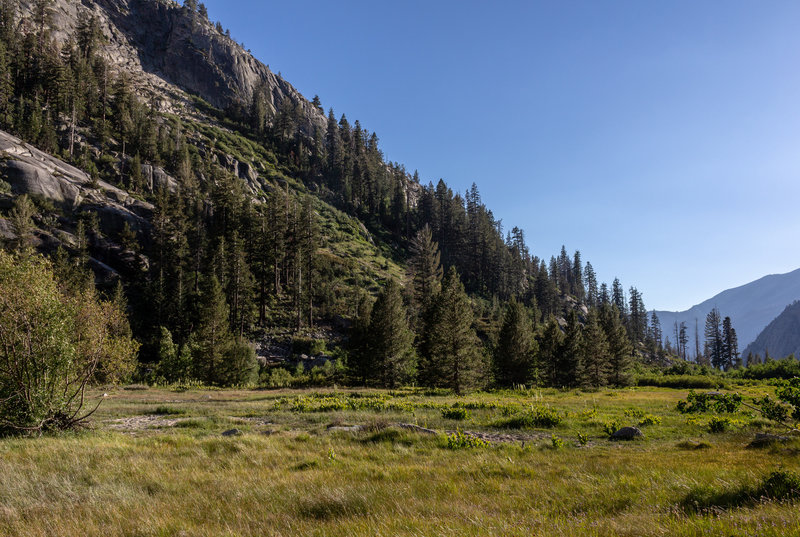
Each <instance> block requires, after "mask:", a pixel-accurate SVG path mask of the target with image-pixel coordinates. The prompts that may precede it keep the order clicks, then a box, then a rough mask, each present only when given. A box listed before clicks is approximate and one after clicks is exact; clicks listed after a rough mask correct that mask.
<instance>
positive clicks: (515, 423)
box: [495, 406, 563, 429]
mask: <svg viewBox="0 0 800 537" xmlns="http://www.w3.org/2000/svg"><path fill="white" fill-rule="evenodd" d="M562 421H563V418H562V416H561V415H560V414H559V413H558V412H556V411H555V410H553V409H552V408H548V407H543V406H534V407H531V408H530V410H528V411H527V412H523V413H521V414H514V415H512V416H510V417H508V418H505V419H502V420H500V421H498V422H496V424H495V425H496V426H498V427H509V428H511V429H534V428H537V427H540V428H546V429H549V428H551V427H555V426H556V425H558V424H560V423H561V422H562Z"/></svg>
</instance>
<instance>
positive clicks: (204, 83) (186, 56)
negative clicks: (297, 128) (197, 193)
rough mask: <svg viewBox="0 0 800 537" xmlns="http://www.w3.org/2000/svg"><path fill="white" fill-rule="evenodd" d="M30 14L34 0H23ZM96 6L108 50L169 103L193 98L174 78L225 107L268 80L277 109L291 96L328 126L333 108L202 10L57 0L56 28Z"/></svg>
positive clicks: (157, 3)
mask: <svg viewBox="0 0 800 537" xmlns="http://www.w3.org/2000/svg"><path fill="white" fill-rule="evenodd" d="M17 1H18V3H19V7H20V9H21V11H22V13H24V14H30V13H31V9H32V7H33V3H34V0H17ZM81 12H83V13H85V14H92V15H94V16H95V17H96V18H97V20H98V22H99V23H100V28H101V30H102V31H103V34H104V35H105V37H106V43H105V45H104V46H103V49H104V52H105V54H106V56H107V57H108V59H109V60H110V63H111V64H112V65H113V66H114V68H115V69H118V70H121V71H126V72H127V73H129V74H130V75H132V77H133V80H134V82H135V83H136V85H137V86H139V88H140V90H146V91H148V92H149V93H151V94H152V96H154V97H156V99H157V101H159V107H160V108H162V109H163V110H168V111H172V112H177V111H179V110H177V109H176V108H183V107H185V106H186V104H187V103H188V100H187V99H186V96H185V95H183V96H182V95H179V94H177V93H176V92H175V88H172V87H170V84H174V85H175V86H178V87H179V88H181V89H183V90H184V91H187V92H189V93H192V94H196V95H199V96H200V97H202V98H203V99H204V100H206V101H207V102H209V103H211V104H212V105H213V106H215V107H217V108H221V109H226V108H229V107H233V106H237V105H242V106H247V105H248V104H249V103H250V101H251V99H252V96H253V91H254V90H255V89H256V88H257V87H260V86H263V87H264V88H266V93H267V95H268V99H269V101H270V104H271V105H272V107H273V110H276V109H277V107H278V106H279V105H280V103H281V102H283V100H284V99H289V100H290V102H291V103H292V104H299V105H300V109H301V116H302V117H303V118H304V122H303V123H304V125H303V127H304V129H305V130H306V132H307V133H308V134H313V130H314V127H315V126H320V127H324V126H325V121H326V120H325V116H324V115H323V113H322V112H320V111H319V110H318V109H317V108H315V107H314V106H313V105H312V104H311V103H310V102H309V101H308V100H306V99H305V98H304V97H303V96H302V95H301V94H300V92H298V91H297V90H296V89H295V88H294V87H293V86H292V85H291V84H289V83H288V82H287V81H286V80H284V79H283V78H282V77H280V76H278V75H276V74H275V73H273V72H272V71H270V69H269V68H268V67H267V66H266V65H264V64H263V63H261V62H260V61H258V60H256V59H255V58H254V57H253V55H252V54H250V53H249V52H247V51H245V50H244V49H242V47H241V46H240V45H239V44H238V43H237V42H236V41H234V40H233V39H231V38H229V37H226V36H225V35H223V34H220V33H219V32H218V31H217V29H216V28H215V26H214V25H213V24H212V23H211V22H210V21H208V20H207V19H205V18H203V17H201V16H200V15H199V14H198V13H192V12H190V11H189V10H188V9H186V8H183V7H182V6H180V5H179V4H178V3H176V2H174V1H172V0H81V1H79V0H55V2H54V3H53V31H54V35H55V36H56V39H57V40H58V41H60V42H63V41H65V40H67V39H68V38H69V36H70V35H71V34H72V32H73V31H74V29H75V27H76V26H77V23H78V17H79V13H81Z"/></svg>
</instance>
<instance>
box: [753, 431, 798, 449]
mask: <svg viewBox="0 0 800 537" xmlns="http://www.w3.org/2000/svg"><path fill="white" fill-rule="evenodd" d="M791 440H792V439H791V438H790V437H788V436H778V435H776V434H769V433H756V437H755V438H754V439H753V441H752V442H750V443H749V444H747V447H749V448H763V447H770V446H774V445H775V444H781V443H785V442H789V441H791Z"/></svg>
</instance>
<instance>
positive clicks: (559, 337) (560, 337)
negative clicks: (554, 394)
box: [538, 315, 564, 386]
mask: <svg viewBox="0 0 800 537" xmlns="http://www.w3.org/2000/svg"><path fill="white" fill-rule="evenodd" d="M538 341H539V357H538V363H539V368H540V369H541V370H543V372H544V376H545V380H546V382H547V384H548V385H550V386H559V380H560V379H559V371H558V360H559V357H560V354H561V348H562V346H563V345H564V334H563V332H562V331H561V327H560V326H559V324H558V320H556V318H555V316H553V315H550V317H549V318H548V320H547V322H546V323H545V325H544V329H543V330H542V334H541V335H540V336H539V338H538Z"/></svg>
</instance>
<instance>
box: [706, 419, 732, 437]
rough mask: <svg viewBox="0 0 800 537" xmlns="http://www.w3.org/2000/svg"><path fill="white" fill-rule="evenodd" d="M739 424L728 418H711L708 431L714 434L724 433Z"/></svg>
mask: <svg viewBox="0 0 800 537" xmlns="http://www.w3.org/2000/svg"><path fill="white" fill-rule="evenodd" d="M738 424H739V422H738V421H736V420H732V419H731V418H729V417H727V416H711V419H710V420H708V430H709V432H712V433H723V432H725V431H726V430H728V429H729V428H730V427H731V426H733V425H738Z"/></svg>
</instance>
